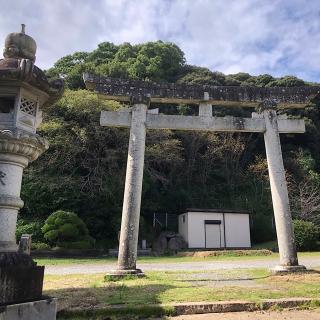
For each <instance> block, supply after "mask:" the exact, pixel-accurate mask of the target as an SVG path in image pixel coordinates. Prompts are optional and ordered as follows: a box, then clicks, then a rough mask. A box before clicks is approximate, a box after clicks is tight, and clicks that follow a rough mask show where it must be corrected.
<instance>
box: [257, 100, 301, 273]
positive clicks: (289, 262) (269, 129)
mask: <svg viewBox="0 0 320 320" xmlns="http://www.w3.org/2000/svg"><path fill="white" fill-rule="evenodd" d="M276 106H277V105H276V103H275V102H273V101H265V102H264V103H263V105H262V106H261V107H262V112H263V116H264V120H265V126H266V131H265V133H264V142H265V147H266V154H267V161H268V171H269V179H270V188H271V196H272V204H273V211H274V218H275V224H276V231H277V238H278V246H279V255H280V264H279V265H278V266H277V267H275V268H274V269H273V271H274V272H276V273H278V272H293V271H301V270H304V269H305V267H304V266H301V265H299V263H298V257H297V252H296V246H295V240H294V232H293V226H292V217H291V212H290V206H289V196H288V189H287V181H286V176H285V170H284V166H283V159H282V151H281V144H280V136H279V130H278V116H277V113H276V109H275V108H276Z"/></svg>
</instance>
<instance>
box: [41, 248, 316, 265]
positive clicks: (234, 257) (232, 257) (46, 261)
mask: <svg viewBox="0 0 320 320" xmlns="http://www.w3.org/2000/svg"><path fill="white" fill-rule="evenodd" d="M298 255H299V257H320V252H301V253H299V254H298ZM278 258H279V254H278V253H272V254H270V255H263V256H261V255H257V254H253V255H245V256H240V255H238V254H233V252H232V251H226V252H225V254H224V255H219V256H209V257H179V256H163V257H139V258H138V262H139V263H177V262H197V261H198V262H201V261H224V260H228V261H239V260H261V259H278ZM35 261H37V262H38V264H39V265H68V264H103V263H116V261H117V259H116V258H110V257H105V258H103V257H102V258H101V257H99V258H74V259H71V258H68V259H64V258H37V259H35Z"/></svg>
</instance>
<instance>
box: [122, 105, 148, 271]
mask: <svg viewBox="0 0 320 320" xmlns="http://www.w3.org/2000/svg"><path fill="white" fill-rule="evenodd" d="M146 116H147V106H146V105H144V104H135V105H134V106H133V108H132V119H131V128H130V141H129V152H128V160H127V172H126V182H125V190H124V199H123V208H122V221H121V231H120V240H119V256H118V269H119V270H134V269H136V260H137V248H138V234H139V219H140V205H141V192H142V179H143V167H144V152H145V142H146V126H145V122H146Z"/></svg>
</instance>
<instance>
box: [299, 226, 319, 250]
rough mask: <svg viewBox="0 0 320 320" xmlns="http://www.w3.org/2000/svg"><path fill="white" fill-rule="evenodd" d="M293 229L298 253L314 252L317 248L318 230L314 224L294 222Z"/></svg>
mask: <svg viewBox="0 0 320 320" xmlns="http://www.w3.org/2000/svg"><path fill="white" fill-rule="evenodd" d="M293 227H294V235H295V240H296V247H297V250H298V251H304V250H305V251H308V250H315V249H316V248H317V246H318V241H319V237H320V230H319V228H318V227H317V226H316V225H315V224H314V223H312V222H308V221H304V220H294V221H293Z"/></svg>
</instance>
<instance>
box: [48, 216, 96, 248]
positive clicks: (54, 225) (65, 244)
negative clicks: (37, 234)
mask: <svg viewBox="0 0 320 320" xmlns="http://www.w3.org/2000/svg"><path fill="white" fill-rule="evenodd" d="M42 232H43V234H44V238H45V239H46V240H47V241H48V242H49V243H50V244H51V245H53V246H57V247H61V248H66V249H89V248H92V247H93V245H94V239H93V238H91V237H90V236H89V231H88V228H87V226H86V225H85V223H84V222H83V221H82V219H80V218H79V217H78V216H77V215H76V214H75V213H73V212H66V211H62V210H59V211H56V212H54V213H52V214H51V215H50V216H49V217H48V218H47V220H46V221H45V224H44V226H43V227H42Z"/></svg>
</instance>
